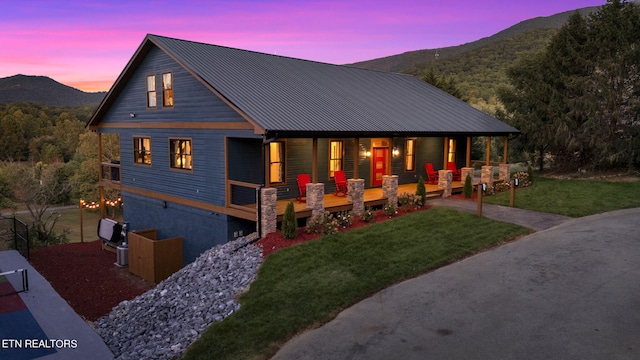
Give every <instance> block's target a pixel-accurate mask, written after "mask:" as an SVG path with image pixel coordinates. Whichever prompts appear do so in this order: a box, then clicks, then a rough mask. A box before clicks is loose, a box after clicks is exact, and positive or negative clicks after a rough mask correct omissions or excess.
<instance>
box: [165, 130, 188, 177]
mask: <svg viewBox="0 0 640 360" xmlns="http://www.w3.org/2000/svg"><path fill="white" fill-rule="evenodd" d="M174 141H188V142H189V145H190V148H191V153H190V154H188V156H190V157H191V159H190V160H191V161H190V164H191V167H190V168H187V167H182V166H180V167H178V166H175V162H176V161H175V160H176V153H175V152H174V150H173V149H174V146H173V142H174ZM169 168H170V169H171V170H178V171H186V172H193V139H192V138H185V137H170V138H169Z"/></svg>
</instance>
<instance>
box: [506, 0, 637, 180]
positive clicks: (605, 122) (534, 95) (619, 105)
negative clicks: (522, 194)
mask: <svg viewBox="0 0 640 360" xmlns="http://www.w3.org/2000/svg"><path fill="white" fill-rule="evenodd" d="M638 59H640V8H639V7H638V5H636V4H634V3H630V2H626V1H619V0H609V1H607V4H605V5H604V6H602V7H601V8H600V9H599V10H598V11H596V12H594V13H592V14H591V16H590V17H589V18H584V17H582V16H581V15H580V14H579V13H577V12H576V13H575V14H573V15H572V16H571V17H570V18H569V20H568V21H567V23H566V24H565V25H564V26H563V27H562V28H561V29H560V30H559V31H558V33H557V34H556V35H555V36H554V37H553V38H552V39H551V41H550V42H549V44H548V45H547V47H546V48H545V49H544V50H543V51H542V52H540V53H538V54H536V55H534V56H530V57H528V58H524V59H521V60H520V61H519V62H518V63H516V64H515V65H514V66H513V67H511V68H509V69H508V71H507V76H508V78H509V81H510V84H511V87H510V88H502V89H500V91H499V96H500V99H501V101H502V102H503V103H504V105H505V109H506V111H507V114H502V115H505V116H504V118H505V119H506V120H507V121H509V122H511V123H512V124H513V125H515V126H516V127H518V128H519V129H520V130H521V131H522V135H523V136H522V138H521V140H522V142H523V144H524V146H525V147H526V148H528V149H529V150H532V149H535V151H537V152H538V153H539V157H540V159H539V160H540V161H542V158H543V156H544V155H545V153H546V152H548V153H550V154H552V155H553V157H554V159H555V160H556V161H559V162H561V163H562V164H563V165H564V166H565V167H582V168H585V167H591V168H606V167H621V166H628V167H633V166H637V165H638V164H640V151H639V150H638V149H639V145H640V136H639V135H640V129H639V127H640V120H639V119H638V116H639V115H638V114H639V111H638V110H640V96H639V95H640V68H639V67H640V66H639V64H638ZM540 164H541V165H542V163H540ZM541 169H542V167H541Z"/></svg>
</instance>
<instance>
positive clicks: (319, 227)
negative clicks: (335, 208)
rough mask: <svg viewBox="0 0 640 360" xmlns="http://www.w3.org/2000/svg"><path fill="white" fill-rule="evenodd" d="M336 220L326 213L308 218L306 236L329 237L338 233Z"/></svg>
mask: <svg viewBox="0 0 640 360" xmlns="http://www.w3.org/2000/svg"><path fill="white" fill-rule="evenodd" d="M338 226H339V224H338V220H337V219H336V218H334V217H333V214H331V213H330V212H328V211H325V213H324V215H322V216H315V217H310V218H309V219H308V220H307V226H306V227H305V231H306V232H307V234H322V235H331V234H335V233H337V232H338Z"/></svg>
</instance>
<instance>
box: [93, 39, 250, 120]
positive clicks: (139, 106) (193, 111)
mask: <svg viewBox="0 0 640 360" xmlns="http://www.w3.org/2000/svg"><path fill="white" fill-rule="evenodd" d="M167 71H171V72H172V73H173V83H174V106H173V108H164V109H163V108H162V79H161V76H162V73H163V72H167ZM151 74H156V88H157V89H156V95H157V100H158V108H157V109H153V110H149V109H147V100H146V99H147V98H146V96H147V88H146V77H147V75H151ZM131 113H135V114H136V117H135V118H133V119H132V118H131V117H130V116H129V114H131ZM133 121H135V122H136V123H137V122H162V121H167V122H175V121H188V122H200V121H206V122H245V121H246V120H244V119H243V118H242V117H241V116H240V115H238V113H236V112H235V111H234V110H233V109H231V108H230V107H229V106H228V105H227V104H225V103H224V102H223V101H222V100H220V98H218V97H217V96H216V95H214V94H213V93H212V92H211V91H210V90H209V89H207V88H206V87H205V86H204V85H203V84H202V83H201V82H199V81H198V80H197V79H195V78H194V77H193V76H192V75H191V74H190V73H188V72H187V71H186V70H185V69H183V68H182V67H181V66H180V65H178V63H176V62H175V61H173V59H171V58H170V57H169V56H167V55H166V54H165V53H164V52H162V51H161V50H159V49H158V48H156V47H153V48H152V49H151V51H150V52H149V54H148V55H147V56H146V57H145V58H144V60H143V61H142V63H141V65H140V66H139V67H138V68H137V69H136V70H135V72H134V73H133V75H132V76H131V79H130V80H129V81H128V82H127V84H126V86H125V88H124V89H123V90H122V92H121V93H120V94H118V98H117V100H116V101H115V102H114V103H113V105H112V106H111V107H110V108H109V110H108V111H107V113H106V114H105V117H104V118H103V119H102V120H101V121H100V123H101V124H108V123H113V122H133Z"/></svg>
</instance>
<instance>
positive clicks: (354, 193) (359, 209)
mask: <svg viewBox="0 0 640 360" xmlns="http://www.w3.org/2000/svg"><path fill="white" fill-rule="evenodd" d="M347 199H348V200H349V202H351V203H352V204H353V209H352V210H351V212H352V213H353V215H362V213H363V212H364V179H349V180H347Z"/></svg>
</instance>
